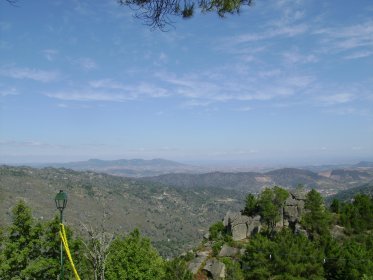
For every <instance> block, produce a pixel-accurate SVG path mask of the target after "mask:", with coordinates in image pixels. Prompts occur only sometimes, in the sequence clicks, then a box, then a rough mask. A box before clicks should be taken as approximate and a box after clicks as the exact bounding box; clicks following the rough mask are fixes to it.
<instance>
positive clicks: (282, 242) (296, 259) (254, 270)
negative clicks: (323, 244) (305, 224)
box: [242, 229, 324, 280]
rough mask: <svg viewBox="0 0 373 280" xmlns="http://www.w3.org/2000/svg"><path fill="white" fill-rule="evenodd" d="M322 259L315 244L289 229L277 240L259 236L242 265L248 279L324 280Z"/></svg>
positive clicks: (249, 248) (277, 236)
mask: <svg viewBox="0 0 373 280" xmlns="http://www.w3.org/2000/svg"><path fill="white" fill-rule="evenodd" d="M322 260H323V257H322V254H321V251H320V250H319V249H318V248H317V246H316V245H315V244H314V243H313V242H311V241H310V240H308V239H307V238H306V237H305V236H303V235H296V234H293V233H292V232H291V231H290V230H287V229H286V230H282V231H281V232H280V233H278V234H276V236H275V238H274V239H273V240H270V239H268V238H267V237H265V236H262V235H256V236H255V237H254V238H253V239H251V240H250V243H249V244H248V246H247V248H246V253H245V255H244V257H243V259H242V262H243V269H244V271H245V279H263V280H264V279H324V278H323V275H324V269H323V261H322Z"/></svg>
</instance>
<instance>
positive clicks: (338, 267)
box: [325, 237, 373, 280]
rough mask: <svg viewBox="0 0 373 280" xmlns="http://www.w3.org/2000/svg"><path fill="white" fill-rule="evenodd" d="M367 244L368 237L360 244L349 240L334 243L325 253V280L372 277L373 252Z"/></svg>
mask: <svg viewBox="0 0 373 280" xmlns="http://www.w3.org/2000/svg"><path fill="white" fill-rule="evenodd" d="M370 238H372V237H370ZM369 242H371V240H369V237H368V238H366V237H365V238H363V240H361V241H360V242H357V241H356V240H354V239H349V240H347V241H345V242H344V243H341V244H338V243H334V246H333V247H332V248H331V250H329V251H328V252H327V260H326V263H325V274H326V276H327V279H331V280H342V279H351V280H358V279H359V280H360V279H362V278H363V277H368V276H369V277H373V250H372V249H371V248H369V246H370V245H369V244H368V243H369Z"/></svg>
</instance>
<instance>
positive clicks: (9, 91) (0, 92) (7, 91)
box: [0, 87, 19, 97]
mask: <svg viewBox="0 0 373 280" xmlns="http://www.w3.org/2000/svg"><path fill="white" fill-rule="evenodd" d="M18 94H19V93H18V91H17V89H16V88H13V87H11V88H0V96H2V97H4V96H9V95H18Z"/></svg>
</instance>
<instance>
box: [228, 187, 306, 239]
mask: <svg viewBox="0 0 373 280" xmlns="http://www.w3.org/2000/svg"><path fill="white" fill-rule="evenodd" d="M306 195H307V192H305V191H301V190H292V191H290V192H289V197H288V198H287V199H286V201H285V203H284V206H283V207H282V208H281V209H280V221H279V222H278V223H277V224H276V226H277V227H278V228H282V227H284V226H285V227H291V228H292V229H293V230H295V225H298V227H297V231H298V232H299V233H304V232H303V231H302V229H301V228H300V225H299V223H300V220H301V217H302V214H303V212H304V201H305V200H306ZM260 220H261V217H260V216H259V215H257V216H254V217H249V216H246V215H242V214H241V213H239V212H231V211H228V212H227V214H226V215H225V217H224V220H223V224H224V226H225V227H226V228H227V229H228V231H230V232H231V233H232V238H233V240H235V241H239V240H243V239H245V238H248V237H250V236H252V235H253V234H255V233H257V232H260V230H261V226H262V224H261V221H260Z"/></svg>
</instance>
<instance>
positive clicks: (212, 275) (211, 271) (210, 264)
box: [203, 258, 225, 280]
mask: <svg viewBox="0 0 373 280" xmlns="http://www.w3.org/2000/svg"><path fill="white" fill-rule="evenodd" d="M203 270H204V271H205V272H206V273H207V276H208V277H209V279H213V280H220V279H224V278H225V264H223V263H221V262H219V261H218V260H217V259H215V258H212V259H209V260H208V261H207V262H206V265H205V267H204V268H203Z"/></svg>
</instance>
